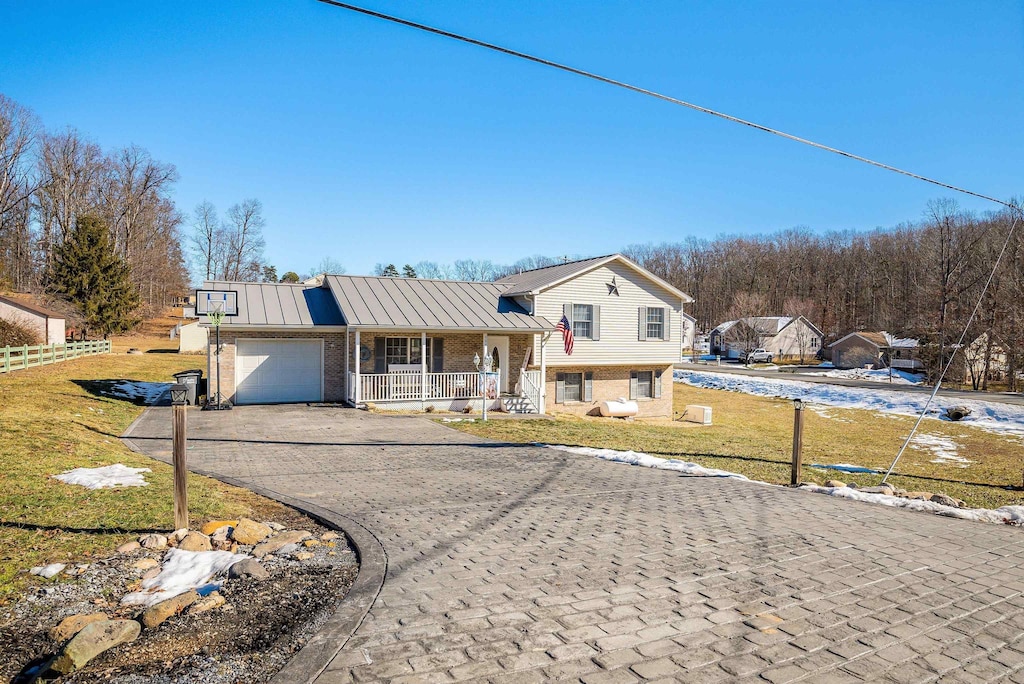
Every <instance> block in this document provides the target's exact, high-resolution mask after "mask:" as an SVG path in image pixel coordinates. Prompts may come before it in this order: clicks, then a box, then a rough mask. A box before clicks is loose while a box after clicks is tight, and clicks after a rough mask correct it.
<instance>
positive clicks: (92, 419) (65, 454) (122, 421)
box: [0, 338, 283, 602]
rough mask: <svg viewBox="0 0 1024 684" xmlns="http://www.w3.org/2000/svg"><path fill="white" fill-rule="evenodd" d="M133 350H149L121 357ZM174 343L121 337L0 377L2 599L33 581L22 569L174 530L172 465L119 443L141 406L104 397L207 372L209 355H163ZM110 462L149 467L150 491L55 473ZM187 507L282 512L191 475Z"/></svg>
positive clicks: (199, 511) (198, 512)
mask: <svg viewBox="0 0 1024 684" xmlns="http://www.w3.org/2000/svg"><path fill="white" fill-rule="evenodd" d="M128 346H134V347H139V348H145V349H149V350H150V353H145V354H137V355H136V354H131V355H130V354H125V353H124V350H125V349H126V348H127V347H128ZM174 347H176V341H174V340H168V339H166V338H165V339H155V340H154V339H146V338H132V339H131V340H130V344H128V343H126V342H123V341H121V340H115V346H114V349H115V353H112V354H106V355H100V356H90V357H85V358H81V359H76V360H73V361H68V362H65V363H59V364H55V365H52V366H44V367H41V368H30V369H28V370H23V371H14V372H13V373H7V374H4V375H0V602H2V601H3V600H4V599H5V598H7V597H9V596H10V595H11V594H12V593H14V592H17V591H19V590H20V589H21V588H22V587H24V586H25V584H26V583H27V582H31V581H37V580H35V579H34V578H29V576H27V575H25V574H24V573H23V572H22V571H24V570H26V569H28V568H30V567H31V566H34V565H42V564H46V563H50V562H58V561H59V562H68V561H69V560H75V561H79V560H81V559H87V558H88V557H89V556H90V555H92V554H99V555H106V554H109V553H110V552H111V551H112V550H113V549H114V547H116V546H117V545H119V544H121V543H122V542H124V541H127V540H129V539H131V538H133V537H135V536H137V535H138V534H139V533H140V532H144V531H150V530H171V528H172V526H173V502H172V491H173V489H172V482H171V479H172V478H171V475H172V471H171V468H170V466H167V465H164V464H162V463H159V462H157V461H153V460H151V459H149V458H146V457H144V456H140V455H138V454H135V453H133V452H132V451H130V450H129V449H128V448H127V447H125V446H124V445H123V444H122V443H121V442H120V441H119V439H118V436H119V435H120V434H121V433H122V432H123V431H124V430H125V428H126V427H127V426H128V425H129V423H131V422H132V420H134V419H135V418H136V417H137V416H138V415H139V414H140V413H141V412H142V410H143V408H142V407H141V406H137V405H135V404H133V403H132V402H130V401H128V400H125V399H116V398H112V397H109V396H103V394H100V392H104V391H105V389H104V388H106V387H109V385H110V383H109V381H111V380H118V379H127V380H136V381H151V382H170V381H171V380H172V378H171V374H172V373H175V372H177V371H181V370H185V369H188V368H200V367H202V368H204V369H205V366H206V359H205V357H203V356H179V355H178V354H175V353H167V352H170V351H172V350H173V348H174ZM162 348H167V349H162ZM161 352H164V353H161ZM113 463H123V464H125V465H127V466H130V467H146V468H152V470H153V472H152V473H146V479H147V481H148V482H149V483H150V485H149V486H148V487H128V488H124V489H119V490H114V489H100V490H89V489H85V488H83V487H78V486H72V485H66V484H63V483H61V482H58V481H56V480H53V479H52V478H51V477H50V476H51V475H54V474H57V473H60V472H63V471H65V470H70V469H72V468H79V467H97V466H102V465H110V464H113ZM189 508H190V512H191V518H192V521H193V522H202V521H205V520H209V519H233V518H237V517H239V516H243V515H244V516H249V517H255V518H256V519H267V518H272V517H273V516H275V514H278V513H279V512H280V511H281V509H282V508H283V507H282V506H280V504H277V503H276V502H273V501H270V500H268V499H264V498H262V497H259V496H256V495H255V494H253V493H251V492H249V491H247V490H244V489H238V488H235V487H229V486H227V485H224V484H221V483H219V482H217V481H215V480H211V479H208V478H204V477H199V476H194V475H193V476H190V477H189ZM83 562H85V561H83Z"/></svg>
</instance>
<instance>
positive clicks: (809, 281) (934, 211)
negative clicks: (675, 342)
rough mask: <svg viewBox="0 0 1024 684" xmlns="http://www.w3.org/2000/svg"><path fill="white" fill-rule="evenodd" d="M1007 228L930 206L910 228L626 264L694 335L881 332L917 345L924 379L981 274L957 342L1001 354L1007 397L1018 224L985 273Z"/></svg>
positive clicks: (1016, 323) (778, 236) (936, 364)
mask: <svg viewBox="0 0 1024 684" xmlns="http://www.w3.org/2000/svg"><path fill="white" fill-rule="evenodd" d="M1012 223H1013V216H1012V213H1011V211H1010V210H1008V209H1007V210H1002V211H996V212H990V213H986V214H982V215H979V214H976V213H973V212H969V211H964V210H962V209H961V208H959V207H958V206H957V204H956V203H955V202H953V201H951V200H936V201H933V202H931V203H929V205H928V206H927V208H926V209H925V211H924V215H923V217H922V218H921V219H920V220H919V221H916V222H908V223H903V224H900V225H897V226H894V227H892V228H887V229H877V230H873V231H869V232H855V231H832V232H825V233H816V232H812V231H811V230H810V229H807V228H796V229H792V230H784V231H780V232H777V233H774V234H772V235H764V236H755V237H718V238H716V239H703V238H688V239H686V240H684V241H682V242H674V243H663V244H642V245H631V246H629V247H627V248H626V250H625V254H626V255H627V256H629V257H631V258H632V259H634V260H635V261H637V262H638V263H639V264H641V265H642V266H644V267H645V268H647V269H649V270H650V271H652V272H654V273H655V274H657V275H658V276H660V277H661V278H663V279H665V280H666V281H668V282H669V283H671V284H672V285H674V286H676V287H678V288H679V289H681V290H683V291H684V292H687V293H688V294H690V295H692V296H693V297H694V300H695V301H694V302H693V304H691V305H690V313H691V314H692V315H693V316H694V317H695V318H696V319H697V328H698V330H704V331H709V330H711V329H712V328H714V327H715V326H716V325H718V324H719V323H722V322H724V321H727V320H733V319H736V318H740V317H743V316H777V315H786V316H797V315H803V316H806V317H807V318H808V319H809V320H810V321H811V322H812V323H814V324H815V325H816V326H818V327H819V328H820V329H821V330H822V331H823V332H824V334H825V339H826V341H827V342H830V341H833V340H835V339H838V338H839V337H841V336H843V335H846V334H847V333H850V332H853V331H858V330H871V331H880V330H885V331H888V332H891V333H894V334H896V335H898V336H900V337H915V338H918V339H919V340H921V342H922V347H921V350H922V351H921V353H922V360H923V361H924V362H925V364H926V367H927V368H928V369H929V371H930V373H931V374H932V375H935V374H936V372H937V371H938V369H939V368H940V367H941V365H942V364H944V363H945V362H946V361H947V360H948V359H949V358H950V355H951V354H952V353H953V351H954V349H956V346H957V344H958V343H959V338H960V335H961V333H962V332H963V330H964V327H965V326H966V324H967V321H968V319H969V318H970V316H971V312H972V311H973V309H974V307H975V305H976V304H977V303H978V301H979V298H980V297H981V293H982V290H983V289H984V287H985V284H986V282H987V281H988V279H989V276H990V274H991V275H992V280H991V283H990V285H989V287H988V290H987V292H986V294H985V296H984V298H983V299H982V300H981V305H980V307H979V309H978V315H977V316H976V318H975V320H974V322H973V323H972V324H971V327H970V329H969V330H968V331H967V336H966V338H965V344H967V343H970V342H972V341H974V340H978V339H981V340H983V344H982V346H981V347H980V348H977V347H976V348H974V349H973V350H971V353H974V354H981V355H982V357H983V358H982V362H983V365H984V366H985V367H986V368H987V367H988V365H989V363H990V361H991V358H992V356H993V355H994V354H997V353H1000V352H1003V353H1005V354H1006V356H1007V366H1008V371H1007V379H1008V381H1009V383H1010V386H1011V390H1014V389H1015V387H1016V384H1017V382H1018V381H1017V378H1016V375H1017V371H1018V370H1019V369H1021V368H1024V344H1022V343H1024V226H1021V225H1018V226H1017V230H1015V231H1014V234H1013V238H1012V239H1011V240H1010V241H1009V243H1007V244H1006V252H1005V254H1004V255H1003V257H1002V260H1001V262H1000V266H999V268H998V269H997V270H996V271H995V273H994V274H992V269H993V266H994V265H995V263H996V260H997V257H998V256H999V253H1000V251H1001V250H1002V248H1003V245H1004V243H1006V241H1007V237H1008V234H1009V231H1010V229H1011V225H1012ZM985 376H987V373H985ZM982 384H984V383H982Z"/></svg>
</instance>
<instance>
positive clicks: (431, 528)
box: [131, 407, 1024, 683]
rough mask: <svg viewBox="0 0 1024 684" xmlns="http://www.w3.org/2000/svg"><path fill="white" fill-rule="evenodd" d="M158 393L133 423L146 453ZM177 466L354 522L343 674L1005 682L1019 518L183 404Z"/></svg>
mask: <svg viewBox="0 0 1024 684" xmlns="http://www.w3.org/2000/svg"><path fill="white" fill-rule="evenodd" d="M167 410H168V409H151V410H150V411H149V412H147V414H146V415H145V416H144V417H143V418H142V419H141V420H140V421H139V423H137V424H136V426H135V427H134V428H133V431H132V433H131V439H132V441H133V442H134V443H135V444H136V445H137V446H139V447H141V448H143V449H144V450H147V451H149V452H150V453H154V454H164V455H166V453H167V451H168V445H167V442H166V435H167V433H168V431H167V426H168V425H169V422H170V421H169V417H168V415H167V413H166V411H167ZM189 421H190V434H191V436H192V441H191V442H190V446H191V449H190V451H189V458H190V465H194V466H195V467H198V468H202V469H205V470H209V471H214V472H217V473H220V474H222V475H225V476H231V477H234V478H238V479H241V480H243V481H246V482H250V483H254V484H256V485H259V486H262V487H265V488H268V489H270V490H274V491H277V492H280V493H283V494H286V495H289V496H292V497H296V498H299V499H303V500H306V501H309V502H313V503H315V504H317V505H320V506H323V507H326V508H329V509H331V510H334V511H338V512H340V513H343V514H345V515H347V516H349V517H352V518H354V519H356V520H358V521H360V522H361V523H362V524H364V525H365V526H366V527H368V528H369V529H370V530H372V531H373V532H374V533H375V534H376V535H377V537H378V538H379V539H380V540H381V542H382V543H383V545H384V548H385V550H386V552H387V556H388V570H387V579H386V581H385V584H384V587H383V589H382V591H381V593H380V596H379V597H378V600H377V601H376V603H375V604H374V606H373V608H372V609H371V611H370V613H369V614H368V615H367V617H366V619H365V620H364V621H363V623H362V624H361V625H360V627H359V628H358V630H357V631H356V633H355V635H354V636H353V637H352V638H351V639H350V640H349V641H348V643H347V644H346V645H345V648H344V649H343V650H342V651H341V652H340V653H339V654H338V655H337V657H336V658H335V659H334V660H333V662H332V663H331V664H330V666H329V667H328V668H327V670H326V671H325V672H324V673H323V674H322V675H321V677H320V680H319V681H321V682H325V683H334V682H347V681H352V680H355V681H359V682H363V681H376V680H391V681H395V682H399V681H427V682H431V681H443V682H447V681H453V680H491V681H552V680H559V679H569V680H577V679H582V680H583V681H586V682H591V681H593V682H598V681H609V682H611V681H616V682H617V681H636V680H640V679H658V678H666V679H675V680H678V681H685V682H717V681H765V680H767V681H770V682H788V681H820V682H844V681H861V680H865V681H872V682H875V681H897V682H917V681H921V682H925V681H935V680H940V681H949V682H961V681H971V682H975V681H995V680H1010V681H1021V682H1024V671H1022V670H1021V668H1024V640H1022V639H1021V637H1022V632H1024V595H1022V591H1024V568H1022V567H1021V561H1022V559H1024V530H1020V529H1017V528H1009V527H1001V526H996V525H986V524H980V523H970V522H965V521H958V520H951V519H946V518H939V517H936V516H931V515H927V514H921V513H912V512H908V511H900V510H892V509H887V508H882V507H878V506H872V505H870V504H861V503H857V502H851V501H843V500H838V499H833V498H831V497H826V496H821V495H816V494H809V493H804V492H796V491H791V490H788V489H784V488H780V487H769V486H764V485H757V484H751V483H744V482H739V481H734V480H724V479H697V478H687V477H681V476H679V475H677V474H673V473H670V472H667V471H657V470H650V469H644V468H636V467H629V466H624V465H619V464H614V463H608V462H604V461H599V460H596V459H592V458H587V457H581V456H574V455H571V454H567V453H564V452H559V451H554V450H550V449H542V448H537V447H523V446H513V445H503V444H494V443H489V442H486V441H483V440H480V439H477V438H474V437H471V436H468V435H464V434H461V433H457V432H455V431H452V430H449V429H447V428H445V427H443V426H441V425H437V424H434V423H431V422H429V421H428V420H425V419H423V418H417V417H384V416H378V415H371V414H367V413H365V412H360V411H354V410H348V409H336V408H311V407H246V408H239V409H236V410H234V411H231V412H227V413H199V412H190V414H189Z"/></svg>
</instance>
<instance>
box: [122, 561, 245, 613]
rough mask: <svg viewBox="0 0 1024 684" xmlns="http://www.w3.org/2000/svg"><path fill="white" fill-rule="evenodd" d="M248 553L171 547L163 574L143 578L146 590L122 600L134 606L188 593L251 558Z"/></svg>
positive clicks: (154, 602)
mask: <svg viewBox="0 0 1024 684" xmlns="http://www.w3.org/2000/svg"><path fill="white" fill-rule="evenodd" d="M248 557H249V556H247V555H246V554H244V553H231V552H230V551H182V550H181V549H171V550H170V551H168V552H167V555H165V556H164V562H163V567H162V568H161V569H160V574H159V575H157V576H156V577H151V578H150V579H148V580H143V582H142V591H136V592H134V593H131V594H127V595H126V596H125V597H124V598H123V599H121V603H122V604H124V605H133V606H152V605H154V604H157V603H160V602H161V601H165V600H167V599H169V598H173V597H174V596H177V595H178V594H184V593H185V592H186V591H188V590H189V589H198V588H200V587H202V586H203V585H205V584H206V583H207V582H209V581H210V579H212V578H213V577H214V576H215V575H219V574H221V573H224V572H227V569H228V568H230V567H231V566H232V565H234V564H235V563H237V562H238V561H240V560H245V559H246V558H248Z"/></svg>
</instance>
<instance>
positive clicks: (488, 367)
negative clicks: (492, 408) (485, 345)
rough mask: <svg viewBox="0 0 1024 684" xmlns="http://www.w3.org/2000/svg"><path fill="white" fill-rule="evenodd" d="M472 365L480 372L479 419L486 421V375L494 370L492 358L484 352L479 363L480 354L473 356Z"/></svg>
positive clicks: (488, 353)
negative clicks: (480, 407)
mask: <svg viewBox="0 0 1024 684" xmlns="http://www.w3.org/2000/svg"><path fill="white" fill-rule="evenodd" d="M473 365H474V366H475V367H476V369H477V370H478V371H479V372H480V399H481V406H482V411H481V418H483V420H487V374H488V373H489V372H491V371H493V370H494V357H493V356H491V354H490V352H486V351H485V352H484V358H483V360H482V361H481V359H480V354H478V353H477V354H473Z"/></svg>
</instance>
